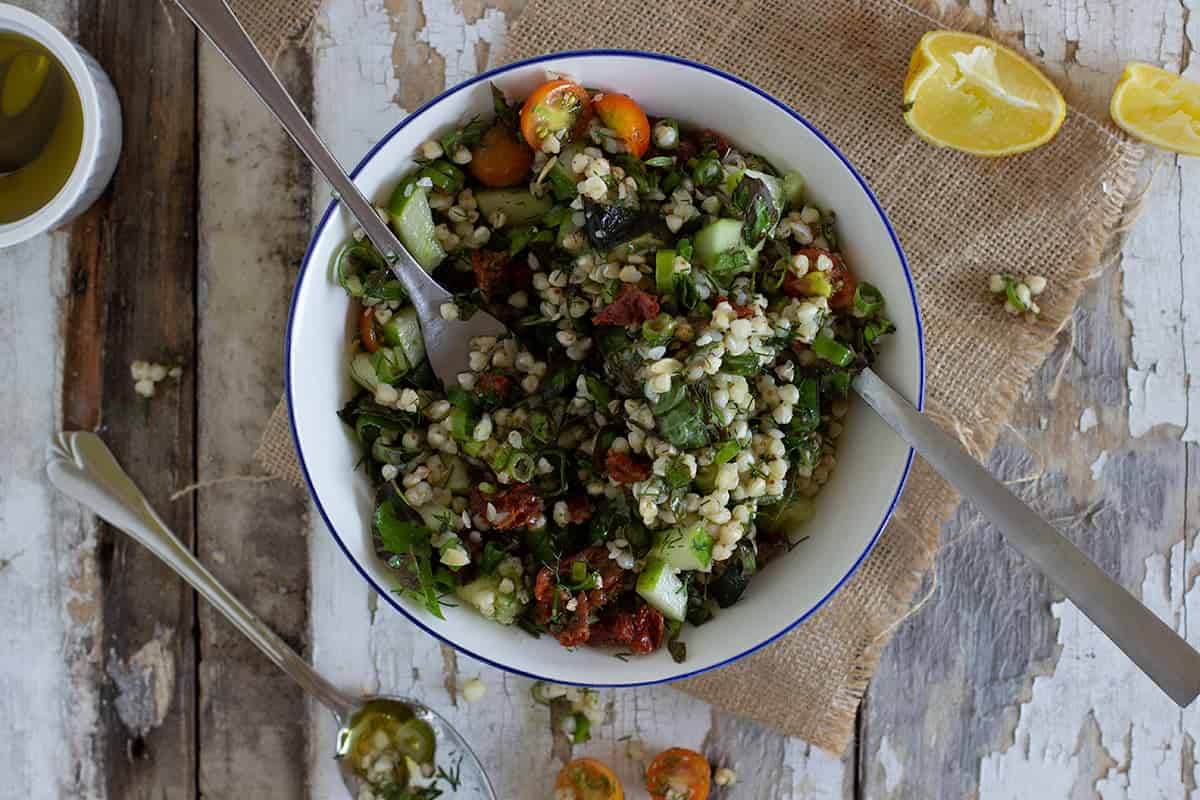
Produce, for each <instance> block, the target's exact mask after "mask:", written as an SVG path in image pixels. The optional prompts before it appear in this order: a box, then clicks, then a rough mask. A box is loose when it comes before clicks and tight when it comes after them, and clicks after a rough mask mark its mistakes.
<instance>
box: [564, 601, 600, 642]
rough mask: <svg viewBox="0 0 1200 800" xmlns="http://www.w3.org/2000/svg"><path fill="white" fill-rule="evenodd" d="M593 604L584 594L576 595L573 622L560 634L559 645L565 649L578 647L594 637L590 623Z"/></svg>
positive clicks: (572, 613)
mask: <svg viewBox="0 0 1200 800" xmlns="http://www.w3.org/2000/svg"><path fill="white" fill-rule="evenodd" d="M590 611H591V603H590V601H589V600H588V596H587V594H586V593H584V592H580V593H579V594H577V595H575V610H574V611H572V612H571V621H570V622H568V623H567V626H566V627H565V628H563V629H562V631H561V632H560V633H559V634H558V643H559V644H561V645H562V646H563V647H576V646H578V645H581V644H583V643H584V642H586V641H587V640H588V639H589V638H591V635H592V627H591V624H590V623H589V622H588V613H589V612H590Z"/></svg>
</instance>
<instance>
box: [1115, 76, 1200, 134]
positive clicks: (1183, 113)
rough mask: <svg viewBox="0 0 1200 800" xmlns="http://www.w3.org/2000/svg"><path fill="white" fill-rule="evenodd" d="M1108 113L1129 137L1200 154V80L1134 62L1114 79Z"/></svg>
mask: <svg viewBox="0 0 1200 800" xmlns="http://www.w3.org/2000/svg"><path fill="white" fill-rule="evenodd" d="M1109 113H1111V114H1112V118H1113V121H1114V122H1116V123H1117V125H1119V126H1121V128H1122V129H1123V130H1125V131H1126V132H1127V133H1129V134H1130V135H1131V136H1134V137H1136V138H1138V139H1141V140H1142V141H1144V142H1149V143H1150V144H1153V145H1157V146H1158V147H1162V148H1164V149H1166V150H1172V151H1174V152H1176V153H1183V154H1184V155H1189V156H1200V83H1196V82H1195V81H1190V80H1188V79H1187V78H1181V77H1180V76H1178V75H1176V74H1175V73H1173V72H1167V71H1166V70H1165V69H1159V68H1158V67H1155V66H1152V65H1150V64H1142V63H1139V62H1137V61H1135V62H1133V63H1131V64H1129V65H1127V66H1126V67H1125V72H1123V73H1122V74H1121V80H1119V81H1117V88H1116V89H1114V90H1113V95H1112V102H1111V103H1110V104H1109Z"/></svg>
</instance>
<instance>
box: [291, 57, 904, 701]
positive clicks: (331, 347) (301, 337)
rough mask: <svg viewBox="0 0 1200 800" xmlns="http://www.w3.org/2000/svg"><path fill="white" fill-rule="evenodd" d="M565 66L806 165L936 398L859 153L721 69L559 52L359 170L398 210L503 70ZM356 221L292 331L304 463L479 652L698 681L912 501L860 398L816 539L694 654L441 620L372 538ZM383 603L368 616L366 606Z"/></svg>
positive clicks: (465, 96)
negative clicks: (353, 409) (342, 275)
mask: <svg viewBox="0 0 1200 800" xmlns="http://www.w3.org/2000/svg"><path fill="white" fill-rule="evenodd" d="M548 70H549V71H553V72H556V73H565V74H568V75H571V76H572V77H574V78H575V79H576V80H578V81H580V82H581V83H583V84H584V85H586V86H588V87H590V88H596V89H601V90H604V89H607V90H610V91H619V92H625V93H628V94H630V95H632V96H633V97H634V98H635V99H636V100H637V101H638V102H639V103H640V104H641V105H642V107H643V108H645V109H646V110H647V113H649V114H651V115H652V116H664V117H675V118H677V119H679V120H681V121H683V122H684V123H685V124H687V125H690V126H695V127H702V128H712V129H714V130H716V131H719V132H720V133H722V134H724V135H725V136H726V137H728V138H729V140H730V141H732V142H733V143H734V144H735V145H736V146H737V147H739V149H742V150H743V151H749V152H755V153H759V154H762V155H763V156H765V157H766V158H768V159H769V160H770V161H771V162H772V163H773V164H774V165H775V166H776V167H778V168H779V169H781V170H792V169H796V170H799V171H800V172H801V173H803V175H804V178H805V183H806V192H807V196H808V197H809V198H810V200H811V202H812V203H813V204H815V205H817V206H820V207H823V208H825V207H827V208H832V209H834V210H835V211H836V212H837V219H838V232H839V242H840V244H841V247H842V251H843V252H844V254H845V256H846V260H847V263H848V264H849V265H850V267H851V269H853V270H854V271H855V273H856V274H857V275H858V276H859V277H860V278H861V279H863V280H866V281H869V282H871V283H873V284H875V285H876V286H878V287H879V289H880V290H881V291H882V292H883V294H884V296H885V297H886V298H887V301H888V304H887V310H888V314H889V316H890V317H891V319H892V320H893V321H894V322H895V323H896V333H895V334H894V335H892V336H891V337H890V338H889V339H888V340H887V341H886V343H885V345H884V347H883V353H882V355H881V356H880V358H879V361H878V363H877V365H876V368H877V370H878V372H879V373H880V374H881V375H882V376H883V377H884V378H885V379H887V381H888V382H889V383H891V385H892V386H894V387H895V388H896V389H897V390H898V391H900V393H901V394H903V395H904V396H905V397H906V398H908V400H909V401H911V402H913V403H914V404H916V405H918V407H919V406H920V404H921V402H922V400H923V394H924V352H923V340H922V334H921V322H920V313H919V310H918V307H917V299H916V295H915V291H914V288H913V281H912V275H911V274H910V272H909V269H908V265H907V264H906V262H905V260H904V254H903V252H902V251H901V248H900V244H899V242H898V240H897V238H896V234H895V231H893V230H892V227H891V225H890V224H889V222H888V220H887V217H886V216H885V215H884V212H883V210H882V208H881V207H880V205H879V202H878V201H877V200H876V198H875V196H874V195H873V194H872V193H871V191H870V189H869V188H868V187H867V184H866V182H865V181H864V180H863V178H862V176H860V175H859V174H858V172H856V171H855V169H854V167H853V166H852V165H851V164H850V162H849V161H848V160H847V159H846V158H845V157H844V156H843V155H842V154H841V153H840V152H838V150H837V149H836V148H835V147H834V146H833V145H832V144H831V143H830V142H829V141H828V140H827V139H826V138H825V137H824V136H823V135H822V134H821V133H820V132H819V131H817V130H816V129H815V128H814V127H812V125H810V124H809V123H808V122H806V121H805V120H804V118H803V117H802V116H801V113H802V112H803V109H800V110H799V111H800V112H801V113H797V112H796V111H794V110H792V109H790V108H788V107H787V106H786V105H784V104H783V103H781V102H779V101H778V100H775V99H774V98H772V97H771V96H769V95H768V94H766V93H765V92H763V91H761V90H759V89H756V88H755V87H753V86H751V85H750V84H748V83H746V82H745V81H742V80H740V79H738V78H735V77H733V76H731V75H728V74H725V73H723V72H720V71H718V70H715V69H713V68H711V67H707V66H704V65H701V64H697V63H693V62H688V61H682V60H679V59H676V58H673V57H667V56H661V55H652V54H647V53H637V52H628V51H595V50H589V51H580V52H572V53H560V54H555V55H548V56H542V57H539V58H535V59H531V60H528V61H522V62H518V63H515V64H511V65H509V66H506V67H501V68H500V69H497V70H493V71H491V72H488V73H486V74H483V75H480V76H479V77H477V78H475V79H472V80H470V81H467V82H465V83H462V84H460V85H458V86H456V87H454V88H453V89H450V90H449V91H447V92H445V93H444V94H442V95H440V96H439V97H437V98H435V99H434V100H432V101H431V102H429V103H428V104H426V105H425V106H423V107H421V108H420V109H418V110H417V111H415V112H413V113H412V114H410V115H409V116H408V117H407V118H405V120H404V121H403V122H401V123H400V124H399V125H397V126H396V127H395V128H393V129H392V130H391V131H390V132H389V133H388V134H387V135H386V136H384V137H383V139H382V141H380V142H379V144H378V145H376V146H375V147H374V148H373V149H372V150H371V152H369V153H368V154H367V155H366V156H365V157H364V158H363V160H362V161H361V162H359V164H358V166H357V167H356V168H355V170H354V177H355V181H356V182H357V183H358V185H359V186H360V187H362V189H363V190H364V191H365V192H366V194H367V195H368V196H369V197H372V198H374V199H376V200H377V201H378V202H379V203H380V204H381V205H382V204H383V202H384V201H385V200H386V198H387V197H388V194H389V192H390V190H391V188H392V187H393V186H394V185H395V184H396V182H397V181H398V180H399V179H400V178H401V177H402V176H403V175H404V174H405V173H407V172H408V171H410V170H411V169H412V168H413V166H414V162H413V156H414V154H415V151H416V149H417V147H418V145H420V144H421V142H423V141H425V140H427V139H433V138H437V137H438V136H439V135H441V134H442V133H444V132H445V131H446V130H447V129H450V128H452V127H454V126H456V125H458V124H459V123H461V121H463V120H465V119H468V118H470V117H471V116H472V115H475V114H486V113H489V112H490V110H491V107H492V100H491V96H490V90H489V88H488V82H489V81H491V82H493V83H495V84H496V85H497V86H499V87H500V89H502V90H503V91H504V92H505V93H506V94H507V95H508V96H509V97H510V98H523V97H525V96H526V95H527V94H528V93H529V92H530V91H531V90H532V89H533V88H534V87H536V86H537V85H538V84H539V83H541V82H542V81H544V80H545V79H546V74H547V71H548ZM353 227H354V224H353V221H352V220H351V218H350V216H349V214H347V213H346V212H345V211H344V210H343V209H341V208H338V207H337V206H331V207H330V209H329V210H328V211H327V212H326V213H325V215H324V216H323V217H322V219H321V222H320V224H319V225H318V227H317V230H316V233H315V234H314V236H313V239H312V242H311V244H310V245H309V248H308V252H307V254H306V256H305V259H304V264H303V266H302V268H301V273H300V277H299V281H298V283H297V285H296V291H295V295H294V297H293V301H292V310H291V318H290V321H289V326H288V337H287V364H286V374H287V400H288V406H289V408H290V411H291V423H292V432H293V435H294V437H295V443H296V448H297V451H298V452H299V455H300V461H301V465H302V467H303V471H304V474H305V477H306V479H307V481H308V485H309V489H310V491H311V492H312V495H313V499H314V500H315V501H316V505H317V509H318V510H319V511H320V513H321V516H322V517H323V518H324V520H325V523H326V524H327V525H328V527H329V531H330V534H331V535H332V536H333V537H334V538H335V539H336V540H337V543H338V545H339V546H340V547H341V549H342V551H343V552H344V553H345V554H346V557H347V558H349V559H350V561H351V562H352V563H353V564H354V566H355V567H356V568H357V570H358V572H359V573H360V574H361V575H362V577H363V578H364V579H366V580H367V581H368V582H369V583H370V584H371V585H372V586H373V587H374V588H375V589H376V591H378V592H379V595H380V596H381V597H383V598H384V599H385V600H386V601H387V603H389V604H390V605H391V606H392V608H394V609H395V610H396V611H399V612H400V613H402V614H404V615H405V616H407V617H408V618H409V619H410V620H411V621H412V622H413V624H415V625H417V626H419V627H420V628H422V629H423V630H425V631H426V632H428V633H429V634H431V635H433V636H435V637H437V638H438V639H440V640H442V641H444V642H446V643H448V644H450V645H452V646H453V647H455V648H457V649H458V650H461V651H462V652H464V653H466V654H468V655H470V656H472V657H474V658H477V659H479V660H481V661H485V662H488V663H490V664H493V665H495V666H497V667H500V668H502V669H506V670H509V671H511V672H515V673H520V674H523V675H528V676H531V677H536V678H541V679H544V680H550V681H554V682H558V683H579V684H585V685H589V686H626V685H636V684H647V683H657V682H660V681H670V680H676V679H679V678H684V677H687V676H689V675H695V674H697V673H700V672H704V671H706V670H710V669H713V668H715V667H719V666H721V665H724V664H728V663H730V662H732V661H735V660H737V659H738V658H741V657H742V656H745V655H747V654H749V653H752V652H754V651H755V650H758V649H759V648H761V647H764V646H766V645H769V644H770V643H771V642H772V641H774V640H775V639H777V638H779V637H780V636H783V635H784V634H786V633H787V632H788V631H789V630H791V629H792V628H794V627H795V626H797V625H800V624H802V623H803V622H804V620H805V619H806V618H808V617H809V616H810V615H811V614H813V612H815V611H816V610H817V609H818V608H820V607H821V606H822V605H823V604H824V603H826V602H827V601H828V600H829V598H830V597H832V596H833V594H834V593H835V592H837V591H838V590H839V589H840V588H841V587H842V586H844V585H845V584H846V582H847V581H848V580H849V578H850V576H851V575H852V574H853V573H854V571H855V569H856V568H857V567H858V566H859V565H860V564H861V563H862V562H863V560H864V559H865V558H866V556H867V554H868V553H869V552H870V551H871V548H872V547H873V546H874V544H875V542H876V541H878V539H879V537H880V536H881V535H883V534H884V527H885V525H886V524H887V521H888V519H889V517H890V516H891V514H892V512H893V511H894V510H895V508H896V504H897V502H898V500H899V498H900V492H901V490H902V488H903V486H904V481H905V478H906V477H907V475H908V471H909V468H910V466H911V463H912V451H911V450H910V449H909V448H908V446H907V445H906V444H904V443H903V442H902V441H901V440H900V439H899V438H897V437H896V435H895V434H893V433H892V431H891V430H890V429H889V428H888V427H887V426H886V425H885V424H884V423H883V422H882V421H881V420H880V419H879V418H878V417H876V416H875V415H874V414H873V413H872V412H871V411H870V410H869V409H868V408H867V407H866V406H865V405H864V404H863V403H862V402H861V401H860V400H858V399H857V398H854V399H853V401H852V403H851V409H850V412H849V414H848V417H847V422H846V430H845V432H844V433H843V434H842V436H841V438H840V439H839V440H838V449H837V459H838V460H837V467H836V469H835V470H834V472H833V476H832V478H831V480H830V481H829V483H828V484H827V485H826V486H825V489H824V491H822V493H821V494H820V495H819V496H818V498H817V503H816V506H817V512H816V517H815V518H814V519H813V520H812V521H811V522H809V523H808V524H807V526H806V528H805V531H804V533H805V534H806V535H807V536H808V538H807V539H806V540H805V541H804V542H803V543H802V544H801V545H799V546H798V547H796V548H795V549H794V550H792V551H791V552H790V553H788V554H786V555H784V556H781V557H780V558H778V559H776V560H775V561H773V562H771V563H770V564H768V565H767V566H766V567H765V568H764V569H763V570H762V571H761V572H760V573H759V574H758V575H756V576H755V577H754V579H753V580H752V581H751V582H750V586H749V588H748V589H747V591H746V593H745V595H744V596H743V597H742V599H741V600H740V601H739V602H738V603H737V604H736V605H733V606H732V607H730V608H726V609H723V610H721V611H720V612H719V613H718V614H717V615H716V617H715V618H714V619H713V620H712V621H710V622H708V623H707V624H705V625H703V626H701V627H699V628H692V627H690V626H685V628H684V632H683V639H684V641H686V643H687V659H686V660H685V661H684V662H683V663H681V664H677V663H675V662H674V661H673V660H672V658H671V656H670V655H669V654H668V653H667V652H666V649H665V648H664V649H662V650H660V651H659V652H658V653H655V654H653V655H650V656H644V657H643V656H636V657H631V658H628V659H627V660H619V659H616V658H614V657H613V653H612V651H610V650H606V649H591V648H587V647H581V648H576V649H571V650H568V649H566V648H563V647H561V646H560V645H559V644H558V643H557V642H556V641H555V639H554V638H553V637H551V636H542V637H540V638H539V639H536V640H535V639H533V638H531V637H530V636H529V634H527V633H525V632H523V631H522V630H520V629H519V628H516V627H505V626H501V625H498V624H496V623H495V622H491V621H489V620H487V619H484V618H483V617H482V616H480V615H478V614H476V613H475V612H473V611H471V610H470V609H468V608H465V607H461V606H459V607H454V608H446V609H445V619H437V618H436V617H434V616H433V615H431V614H430V613H429V612H428V611H426V610H425V609H424V608H423V607H422V606H421V605H420V604H418V603H415V602H411V601H409V600H408V599H406V598H404V597H402V596H400V595H399V594H397V593H396V592H395V591H394V590H393V581H392V578H391V576H390V575H389V571H388V568H387V567H386V565H385V564H384V563H383V562H382V561H381V560H379V559H378V558H377V557H376V556H375V553H374V550H373V546H372V541H371V530H370V525H371V519H372V514H373V507H374V503H373V494H372V488H371V486H370V483H369V481H368V479H367V478H366V476H365V475H364V473H363V472H362V471H361V470H356V469H355V464H356V463H357V462H358V460H359V458H360V453H359V448H358V445H357V443H356V442H355V441H354V439H353V436H352V433H351V431H350V430H349V429H347V427H346V426H345V425H343V424H342V422H341V421H340V420H339V419H338V417H337V411H338V409H340V408H341V407H342V406H343V405H344V404H345V403H346V402H347V400H349V399H350V397H351V396H352V395H353V394H354V392H355V388H354V386H353V384H352V382H351V380H350V378H349V376H348V373H347V363H348V358H349V354H350V353H351V344H350V343H351V338H352V336H353V324H352V319H351V315H352V312H353V309H352V307H351V301H350V299H349V298H348V297H347V296H346V293H345V292H344V291H343V290H342V288H341V287H340V286H339V285H338V283H337V281H336V280H334V278H333V277H332V275H331V270H330V260H331V258H332V257H333V254H334V252H335V250H336V249H337V247H338V246H339V245H340V244H341V243H342V242H343V241H345V239H346V238H347V237H348V236H350V234H351V231H352V229H353ZM364 613H365V611H364Z"/></svg>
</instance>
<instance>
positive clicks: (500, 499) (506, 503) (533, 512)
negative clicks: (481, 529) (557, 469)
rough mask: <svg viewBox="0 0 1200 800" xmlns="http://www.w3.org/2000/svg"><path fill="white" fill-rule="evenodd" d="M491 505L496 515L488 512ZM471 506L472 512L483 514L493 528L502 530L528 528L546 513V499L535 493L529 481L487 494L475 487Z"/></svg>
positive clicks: (472, 491)
mask: <svg viewBox="0 0 1200 800" xmlns="http://www.w3.org/2000/svg"><path fill="white" fill-rule="evenodd" d="M489 505H490V506H492V507H493V508H494V509H495V510H496V513H495V515H494V516H493V515H491V514H489V513H488V506H489ZM470 506H471V511H472V513H475V514H482V515H483V516H484V517H485V518H487V521H488V522H489V523H490V524H491V526H492V527H493V528H495V529H497V530H501V531H510V530H513V529H514V528H528V527H530V526H531V525H533V523H535V522H539V521H540V518H541V517H543V516H544V513H545V501H543V500H542V498H541V497H539V496H537V495H536V494H534V492H533V489H531V488H530V486H529V484H528V483H518V484H514V485H513V486H510V487H508V488H505V489H501V490H499V491H498V492H496V493H495V494H485V493H483V492H481V491H479V488H478V487H475V488H473V489H472V490H471V500H470Z"/></svg>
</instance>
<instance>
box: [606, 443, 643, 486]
mask: <svg viewBox="0 0 1200 800" xmlns="http://www.w3.org/2000/svg"><path fill="white" fill-rule="evenodd" d="M604 466H605V467H606V468H607V469H608V476H609V477H610V478H612V479H613V480H614V481H616V482H617V483H637V482H638V481H644V480H646V478H649V477H650V465H649V464H647V463H645V462H644V461H638V460H637V459H635V458H634V457H633V456H631V455H629V453H619V452H617V451H616V450H611V449H610V450H609V451H608V455H607V456H605V458H604Z"/></svg>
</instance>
